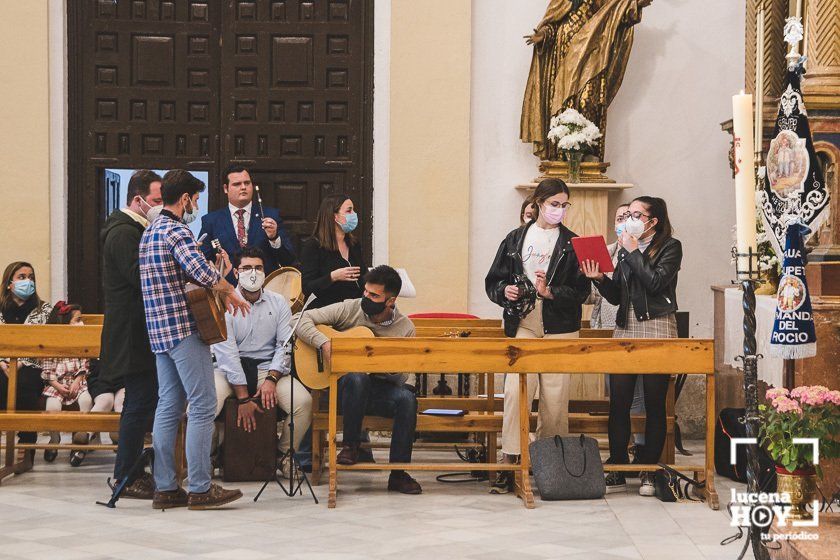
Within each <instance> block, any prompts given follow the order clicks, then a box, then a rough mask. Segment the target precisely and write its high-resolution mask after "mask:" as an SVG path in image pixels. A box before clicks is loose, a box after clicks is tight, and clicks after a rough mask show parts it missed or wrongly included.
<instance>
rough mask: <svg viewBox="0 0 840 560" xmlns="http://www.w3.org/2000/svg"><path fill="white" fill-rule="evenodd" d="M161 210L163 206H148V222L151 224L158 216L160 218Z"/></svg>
mask: <svg viewBox="0 0 840 560" xmlns="http://www.w3.org/2000/svg"><path fill="white" fill-rule="evenodd" d="M161 210H163V204H158V205H157V206H150V207H149V210H148V212H146V219H147V220H149V223H150V224H151V223H152V222H154V221H155V220H156V219H157V217H158V216H160V211H161Z"/></svg>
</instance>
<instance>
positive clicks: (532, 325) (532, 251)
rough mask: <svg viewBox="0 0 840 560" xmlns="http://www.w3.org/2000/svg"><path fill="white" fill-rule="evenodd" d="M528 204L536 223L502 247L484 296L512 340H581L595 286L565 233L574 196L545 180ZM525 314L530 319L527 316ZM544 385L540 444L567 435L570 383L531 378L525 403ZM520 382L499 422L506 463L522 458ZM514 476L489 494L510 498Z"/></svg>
mask: <svg viewBox="0 0 840 560" xmlns="http://www.w3.org/2000/svg"><path fill="white" fill-rule="evenodd" d="M531 201H532V202H533V205H534V211H535V212H536V218H535V219H534V221H532V222H527V223H525V224H524V225H522V226H520V227H519V228H517V229H515V230H513V231H511V232H510V233H509V234H508V235H507V237H505V239H504V240H503V241H502V243H501V245H500V246H499V250H498V252H497V253H496V258H495V259H494V261H493V265H492V266H491V267H490V272H488V273H487V277H486V278H485V280H484V283H485V288H486V290H487V296H488V297H489V298H490V299H491V300H492V301H493V302H494V303H496V304H498V305H500V306H502V307H504V308H505V311H504V314H503V317H504V327H505V334H506V335H507V336H515V337H516V338H577V337H578V336H579V331H580V320H581V305H582V304H583V302H584V301H586V299H587V298H588V297H589V294H590V291H591V285H590V282H589V280H588V279H587V278H586V277H585V276H584V275H583V274H582V273H581V270H580V265H579V264H578V260H577V256H575V252H574V249H573V247H572V238H573V237H576V234H575V233H573V232H572V231H570V230H569V228H567V227H566V226H564V225H563V220H564V219H565V217H566V213H567V212H568V209H569V206H570V205H571V203H570V202H569V188H568V187H567V186H566V183H564V182H563V181H560V180H558V179H545V180H543V181H542V182H540V184H539V185H537V188H536V190H535V191H534V194H533V196H532V197H531ZM523 288H532V289H533V290H531V289H529V290H527V291H528V292H531V293H535V294H536V297H535V300H534V301H533V302H532V303H533V308H531V309H530V310H528V308H529V307H531V306H530V305H528V306H526V307H524V308H522V307H519V304H521V303H522V300H523V299H524V298H526V297H528V296H527V293H523ZM523 312H527V313H526V314H523ZM538 381H539V390H540V401H539V423H538V427H537V437H551V436H555V435H561V434H567V433H568V432H569V376H568V375H561V374H551V375H536V374H534V375H528V376H527V388H528V402H529V403H530V402H532V401H533V400H534V396H535V394H536V392H537V386H538ZM518 405H519V377H518V376H516V375H509V376H506V378H505V402H504V418H503V420H502V453H503V459H502V460H503V462H505V463H514V462H516V460H517V458H518V457H519V450H520V447H519V446H520V442H519V419H518V412H519V406H518ZM512 485H513V473H512V472H509V471H506V472H500V473H499V474H498V476H497V478H496V481H495V483H494V484H493V486H492V487H491V492H492V493H496V494H502V493H506V492H509V491H510V489H511V488H512Z"/></svg>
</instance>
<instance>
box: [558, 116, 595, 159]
mask: <svg viewBox="0 0 840 560" xmlns="http://www.w3.org/2000/svg"><path fill="white" fill-rule="evenodd" d="M600 137H601V131H600V130H598V127H597V126H595V124H594V123H593V122H592V121H590V120H589V119H587V118H586V117H584V116H583V115H581V114H580V113H579V112H577V111H575V110H574V109H571V108H570V109H566V110H565V111H563V112H562V113H559V114H557V115H554V116H553V117H551V129H550V130H549V131H548V139H549V140H551V141H552V142H554V144H555V145H556V146H557V148H558V149H560V150H562V151H564V152H582V151H585V150H586V149H588V148H592V147H594V146H595V141H596V140H598V139H599V138H600Z"/></svg>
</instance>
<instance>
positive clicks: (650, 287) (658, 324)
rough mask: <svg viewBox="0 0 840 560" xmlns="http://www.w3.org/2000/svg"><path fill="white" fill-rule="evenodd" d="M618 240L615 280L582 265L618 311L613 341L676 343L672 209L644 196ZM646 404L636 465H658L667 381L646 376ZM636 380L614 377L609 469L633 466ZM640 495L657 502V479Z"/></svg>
mask: <svg viewBox="0 0 840 560" xmlns="http://www.w3.org/2000/svg"><path fill="white" fill-rule="evenodd" d="M624 216H625V220H624V231H623V232H622V234H621V236H620V237H619V244H620V245H621V248H620V249H619V251H618V265H617V266H616V271H615V272H614V273H613V275H612V278H610V277H609V276H607V275H605V274H604V273H602V272H600V271H599V270H598V263H597V262H594V261H584V262H583V263H581V267H582V270H583V272H584V274H586V276H587V278H590V279H591V280H593V281H594V282H595V286H596V287H597V288H598V291H599V292H600V293H601V295H602V296H604V298H606V299H607V301H609V302H610V303H611V304H613V305H618V313H617V315H616V329H615V331H614V333H613V337H615V338H676V337H677V320H676V314H675V313H676V311H677V298H676V289H677V273H678V272H679V270H680V264H681V263H682V245H681V244H680V242H679V241H677V240H676V239H674V238H673V237H672V231H673V230H672V227H671V222H670V220H669V219H668V207H667V205H666V204H665V201H664V200H662V199H661V198H656V197H650V196H640V197H639V198H637V199H635V200H633V202H631V203H630V209H629V210H628V211H627V212H626V213H625V214H624ZM641 377H642V386H643V389H644V401H645V408H646V412H645V445H644V448H643V449H642V450H641V451H640V453H638V454H637V456H636V459H637V461H638V462H639V463H642V464H656V463H658V462H659V457H660V455H661V454H662V449H663V447H664V445H665V397H666V395H667V391H668V381H669V378H670V376H669V375H642V376H641ZM636 378H637V376H636V375H611V376H610V418H609V425H608V431H609V440H610V458H609V459H608V462H609V463H612V464H619V465H624V464H628V463H629V456H628V453H627V444H628V442H629V440H630V408H631V406H632V404H633V394H634V391H635V386H636ZM639 476H640V478H641V481H642V484H641V487H640V488H639V494H641V495H642V496H653V495H654V487H653V473H652V472H642V473H640V474H639ZM626 487H627V486H626V481H625V478H624V475H622V474H621V473H618V472H611V473H609V474H608V475H607V492H608V493H610V492H620V491H624V490H625V489H626Z"/></svg>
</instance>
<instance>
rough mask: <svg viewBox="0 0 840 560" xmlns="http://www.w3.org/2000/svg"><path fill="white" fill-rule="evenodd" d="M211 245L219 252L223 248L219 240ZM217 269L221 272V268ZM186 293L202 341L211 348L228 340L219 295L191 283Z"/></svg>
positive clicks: (188, 284)
mask: <svg viewBox="0 0 840 560" xmlns="http://www.w3.org/2000/svg"><path fill="white" fill-rule="evenodd" d="M211 244H212V245H213V248H215V249H217V250H218V249H220V248H221V243H219V240H218V239H214V240H213V241H211ZM216 268H217V269H219V271H220V272H221V267H219V266H217V267H216ZM184 293H185V294H186V296H187V305H188V306H189V308H190V311H191V312H192V316H193V319H195V323H196V327H197V328H198V337H199V338H200V339H201V341H202V342H203V343H204V344H207V345H208V346H209V345H211V344H217V343H219V342H224V341H225V340H227V324H226V323H225V306H224V303H223V302H222V299H221V297H219V295H218V293H216V292H214V291H213V290H211V289H210V288H205V287H203V286H199V285H197V284H193V283H191V282H187V285H186V286H185V287H184Z"/></svg>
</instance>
